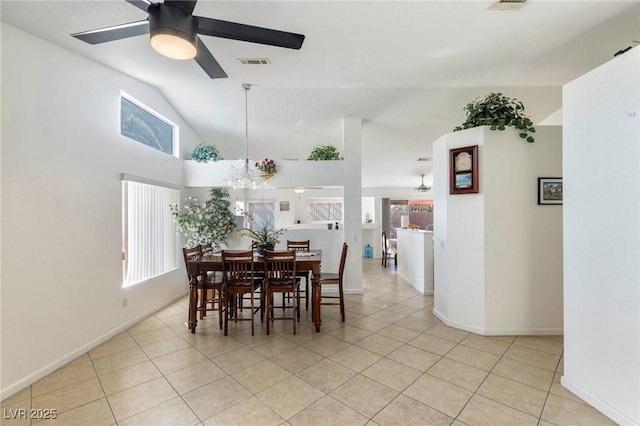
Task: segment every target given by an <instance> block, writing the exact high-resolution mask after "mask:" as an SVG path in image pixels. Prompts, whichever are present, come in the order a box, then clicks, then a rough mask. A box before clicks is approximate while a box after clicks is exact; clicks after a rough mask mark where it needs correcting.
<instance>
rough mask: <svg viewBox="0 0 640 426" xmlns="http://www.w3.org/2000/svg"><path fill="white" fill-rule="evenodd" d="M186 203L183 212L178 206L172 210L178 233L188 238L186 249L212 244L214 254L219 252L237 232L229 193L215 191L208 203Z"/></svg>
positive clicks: (174, 206) (189, 198)
mask: <svg viewBox="0 0 640 426" xmlns="http://www.w3.org/2000/svg"><path fill="white" fill-rule="evenodd" d="M185 201H186V205H185V206H184V208H183V209H182V210H180V208H178V206H177V205H175V204H172V205H171V206H169V207H170V209H171V213H172V214H173V218H174V220H175V221H176V223H177V225H178V230H180V231H181V232H182V233H183V234H184V235H185V236H186V238H187V241H186V244H185V247H195V246H197V245H204V244H209V243H210V244H211V246H212V247H213V249H214V250H219V249H220V248H221V247H222V246H223V245H224V244H226V242H227V238H228V237H229V234H231V232H232V231H233V230H234V229H236V223H235V218H234V215H233V212H232V211H231V202H230V201H229V190H228V189H226V188H213V189H212V190H211V191H210V192H209V199H207V200H200V199H198V198H197V197H188V198H187V199H186V200H185Z"/></svg>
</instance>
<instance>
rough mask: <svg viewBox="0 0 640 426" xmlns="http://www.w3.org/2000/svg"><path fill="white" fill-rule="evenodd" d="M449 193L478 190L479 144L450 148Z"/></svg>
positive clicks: (470, 192)
mask: <svg viewBox="0 0 640 426" xmlns="http://www.w3.org/2000/svg"><path fill="white" fill-rule="evenodd" d="M449 157H450V160H449V182H450V185H449V194H475V193H477V192H478V188H479V185H478V145H473V146H465V147H462V148H455V149H451V150H449Z"/></svg>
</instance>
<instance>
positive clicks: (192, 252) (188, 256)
mask: <svg viewBox="0 0 640 426" xmlns="http://www.w3.org/2000/svg"><path fill="white" fill-rule="evenodd" d="M200 256H202V247H201V246H195V247H184V248H183V249H182V257H183V259H184V266H185V268H186V267H187V262H188V261H190V260H193V259H196V258H198V257H200ZM187 278H189V280H191V275H189V269H187Z"/></svg>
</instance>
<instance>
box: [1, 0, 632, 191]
mask: <svg viewBox="0 0 640 426" xmlns="http://www.w3.org/2000/svg"><path fill="white" fill-rule="evenodd" d="M493 3H494V2H493V1H484V0H474V1H349V2H343V1H295V2H294V1H241V0H237V1H206V0H200V1H199V2H198V3H197V5H196V7H195V10H194V14H195V15H199V16H206V17H213V18H217V19H223V20H228V21H234V22H240V23H245V24H250V25H256V26H263V27H268V28H275V29H279V30H284V31H290V32H296V33H302V34H304V35H305V36H306V39H305V42H304V44H303V46H302V49H301V50H288V49H281V48H276V47H271V46H265V45H259V44H251V43H246V42H241V41H234V40H228V39H222V38H214V37H207V36H203V37H202V39H203V41H204V43H205V44H206V46H207V47H208V49H209V50H210V51H211V52H212V54H213V55H214V56H215V58H216V59H217V60H218V62H219V63H220V64H221V65H222V67H223V68H224V69H225V71H226V72H227V74H228V75H229V78H227V79H215V80H212V79H210V78H209V77H208V76H207V75H206V74H205V73H204V72H203V71H202V69H201V68H200V67H199V66H198V65H197V64H196V63H195V62H194V61H176V60H172V59H168V58H166V57H164V56H161V55H160V54H158V53H156V52H155V51H154V50H153V49H152V48H151V46H150V44H149V39H148V36H144V35H143V36H138V37H134V38H129V39H125V40H119V41H114V42H110V43H105V44H100V45H88V44H85V43H83V42H81V41H79V40H77V39H74V38H72V37H70V36H69V34H71V33H75V32H79V31H84V30H90V29H94V28H100V27H106V26H110V25H115V24H119V23H126V22H132V21H137V20H141V19H145V18H146V14H145V13H144V12H143V11H141V10H140V9H138V8H136V7H133V6H132V5H130V4H128V3H126V2H125V1H120V0H112V1H55V0H50V1H38V2H36V1H2V2H1V10H0V12H1V14H0V16H1V19H2V21H3V22H6V23H8V24H10V25H13V26H15V27H17V28H19V29H22V30H24V31H26V32H29V33H31V34H34V35H36V36H38V37H40V38H43V39H45V40H48V41H50V42H51V43H54V44H56V45H59V46H62V47H64V48H66V49H69V50H71V51H74V52H77V53H78V54H80V55H83V56H86V57H87V58H90V59H92V60H95V61H97V62H100V63H102V64H104V65H106V66H108V67H111V68H114V69H116V70H118V71H121V72H123V73H125V74H128V75H130V76H132V77H135V78H137V79H139V80H142V81H145V82H147V83H149V84H152V85H154V86H156V87H158V88H159V90H161V91H162V93H163V94H164V95H165V96H166V98H167V99H168V100H169V102H171V104H172V105H173V106H174V108H175V109H176V110H177V111H178V113H179V114H181V116H182V117H183V118H184V119H185V120H186V121H187V122H188V123H189V124H190V125H191V126H192V127H193V129H194V130H195V131H196V132H197V133H198V134H199V135H200V136H201V137H202V138H203V140H204V141H207V142H212V143H215V144H216V145H218V147H219V148H220V150H221V151H222V153H223V155H224V156H225V157H226V158H229V159H232V158H240V157H242V156H243V155H244V144H243V141H244V120H245V116H244V93H243V91H242V89H241V87H240V86H241V84H242V83H250V84H252V85H254V87H253V88H252V90H251V91H250V92H249V140H250V147H251V157H254V158H261V157H265V156H269V157H271V158H299V159H304V158H306V157H307V156H308V154H309V152H310V151H311V148H312V147H313V146H315V145H320V144H328V143H334V144H338V145H339V144H340V140H341V120H342V118H343V117H361V118H362V119H363V128H362V138H363V186H364V187H382V188H386V187H389V188H406V187H413V186H416V185H417V184H418V183H419V182H420V174H421V173H426V174H427V176H426V178H425V182H426V183H429V182H430V179H431V178H430V175H429V173H430V171H431V165H430V164H429V163H428V162H427V163H424V162H418V161H417V158H418V157H430V156H431V142H432V141H433V140H435V139H436V138H438V137H439V136H440V135H442V134H443V133H446V132H448V131H450V130H451V129H452V128H453V127H454V126H455V125H457V124H460V123H461V122H462V121H464V113H463V111H462V107H463V106H464V105H465V104H466V103H467V102H469V101H471V100H473V99H474V98H475V97H477V96H481V95H485V94H487V93H489V92H491V91H498V90H499V91H502V92H504V93H505V94H506V95H508V96H511V97H516V98H519V99H520V100H522V101H523V102H525V105H526V106H527V111H526V112H527V113H528V114H529V115H530V117H531V118H532V119H533V120H534V122H538V121H540V120H542V119H544V118H545V117H546V116H548V115H549V114H551V113H553V112H554V111H555V110H557V109H558V108H560V107H561V104H562V99H561V98H562V90H561V87H562V85H563V84H565V83H567V82H569V81H571V80H572V79H574V78H576V77H578V76H580V75H582V74H584V73H585V72H588V71H589V70H591V69H593V68H595V67H597V66H598V65H600V64H602V63H604V62H606V61H608V60H611V59H612V58H613V55H614V53H615V52H617V51H618V50H621V49H624V48H626V47H628V46H635V45H636V44H637V41H638V40H640V2H639V1H613V0H605V1H589V0H584V1H562V0H557V1H555V0H529V1H528V2H527V3H526V4H525V5H524V7H522V9H520V10H517V11H500V10H490V9H489V7H490V6H491V5H492V4H493ZM239 58H268V59H269V61H270V65H242V64H241V63H240V62H239V61H238V59H239Z"/></svg>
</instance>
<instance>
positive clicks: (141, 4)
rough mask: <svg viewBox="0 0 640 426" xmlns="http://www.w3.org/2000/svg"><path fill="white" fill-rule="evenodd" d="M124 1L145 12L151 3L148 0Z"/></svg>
mask: <svg viewBox="0 0 640 426" xmlns="http://www.w3.org/2000/svg"><path fill="white" fill-rule="evenodd" d="M125 1H126V2H127V3H129V4H131V5H133V6H135V7H137V8H138V9H140V10H143V11H145V12H146V11H147V10H148V9H149V6H151V5H152V4H153V3H151V2H150V1H149V0H125Z"/></svg>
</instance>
